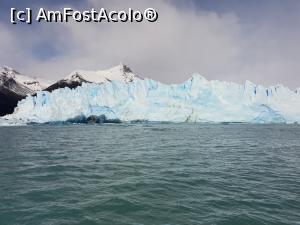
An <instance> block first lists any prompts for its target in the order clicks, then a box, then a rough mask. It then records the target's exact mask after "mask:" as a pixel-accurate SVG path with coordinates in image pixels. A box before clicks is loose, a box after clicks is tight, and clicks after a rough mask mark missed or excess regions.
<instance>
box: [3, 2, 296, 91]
mask: <svg viewBox="0 0 300 225" xmlns="http://www.w3.org/2000/svg"><path fill="white" fill-rule="evenodd" d="M89 4H90V6H93V7H95V8H101V7H106V8H108V9H127V8H128V7H131V8H134V9H140V10H143V9H145V8H148V7H153V8H155V9H156V10H157V11H158V13H159V19H158V21H157V22H155V23H148V22H143V23H140V24H137V23H133V24H130V23H117V24H113V23H101V24H97V23H89V24H87V23H82V24H80V23H68V24H43V25H42V24H41V25H38V26H39V27H38V35H37V33H36V32H29V31H28V30H26V31H24V33H23V34H21V32H18V35H22V36H23V37H24V36H25V37H26V40H27V41H26V42H25V43H26V46H25V45H24V44H23V43H24V42H23V41H22V39H20V38H19V37H16V33H15V31H14V33H12V31H9V30H7V29H5V28H4V27H0V29H1V39H0V41H1V44H0V47H1V49H2V47H3V48H4V49H6V51H10V50H11V52H12V53H13V54H10V56H9V57H8V58H7V59H6V60H3V58H4V57H5V53H4V52H3V51H1V52H0V60H2V61H4V62H7V63H9V64H10V65H12V66H15V67H17V68H19V69H20V70H21V71H25V72H27V73H31V74H40V75H43V76H47V77H48V78H51V79H57V78H60V77H62V76H65V75H66V74H68V73H70V72H71V71H72V70H74V69H77V68H80V69H92V70H94V69H105V68H108V67H111V66H114V65H116V64H118V63H119V62H124V63H127V64H129V65H130V66H131V67H132V68H133V69H134V71H136V72H137V73H138V74H141V75H142V76H146V77H150V78H153V79H157V80H160V81H163V82H181V81H183V80H185V79H187V78H188V77H189V76H190V74H191V73H193V72H199V73H201V74H203V75H204V76H206V77H207V78H208V79H221V80H230V81H237V82H243V81H244V80H246V79H248V80H253V81H254V82H258V83H263V84H266V85H269V84H272V83H277V82H283V83H285V84H289V85H290V86H292V87H294V85H295V83H298V84H299V86H300V78H298V77H297V76H296V74H295V73H296V72H297V71H300V65H298V63H297V61H299V55H298V54H296V49H294V48H293V47H291V45H292V44H294V43H297V41H296V39H292V40H291V39H290V40H289V41H290V43H288V44H287V41H288V40H287V38H286V37H285V36H284V35H282V34H278V33H272V36H270V33H268V32H266V30H267V29H266V27H263V26H255V27H254V28H252V29H250V30H249V29H248V28H247V29H245V25H243V24H241V23H240V22H239V18H238V17H237V16H236V15H234V14H233V13H229V14H228V13H227V14H216V13H214V12H207V11H199V10H195V9H193V8H192V7H187V8H182V7H181V8H179V7H176V6H175V5H174V4H173V3H172V2H171V1H162V0H156V1H150V0H145V1H138V0H126V1H116V0H113V1H96V0H89ZM2 29H3V31H4V33H3V34H5V35H2ZM246 30H247V31H251V33H245V31H246ZM2 36H4V38H3V37H2ZM12 40H13V41H12ZM45 41H48V42H49V43H51V44H52V45H53V46H54V48H55V49H56V50H57V51H58V52H59V53H58V54H57V55H56V56H55V57H52V58H50V59H49V60H46V61H45V60H41V59H39V58H37V57H34V54H32V51H31V49H35V48H37V46H40V45H42V44H43V43H44V42H45ZM284 46H289V49H287V48H286V47H284ZM40 50H43V49H42V48H41V49H40ZM12 56H13V57H12ZM293 79H294V80H293Z"/></svg>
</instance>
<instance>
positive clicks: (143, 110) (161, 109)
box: [2, 74, 300, 124]
mask: <svg viewBox="0 0 300 225" xmlns="http://www.w3.org/2000/svg"><path fill="white" fill-rule="evenodd" d="M94 75H95V74H91V77H93V78H94ZM111 77H113V75H112V76H111ZM85 78H87V77H85ZM89 118H92V120H93V121H158V122H162V121H170V122H212V123H219V122H248V123H294V122H300V95H299V94H297V93H295V91H291V90H290V89H288V88H286V87H284V86H282V85H277V86H273V87H270V88H265V87H263V86H261V85H255V84H253V83H251V82H249V81H247V82H246V83H245V84H244V85H240V84H236V83H230V82H222V81H208V80H207V79H205V78H204V77H203V76H200V75H198V74H195V75H193V76H192V77H191V78H190V79H189V80H187V81H186V82H184V83H182V84H171V85H167V84H163V83H160V82H157V81H154V80H150V79H132V80H130V82H126V80H123V79H117V80H113V79H112V80H110V81H109V82H104V83H103V82H99V83H98V84H96V83H87V82H85V83H82V85H81V86H78V87H77V88H75V89H70V88H61V89H57V90H54V91H53V92H51V93H50V92H47V91H42V92H38V93H37V95H36V96H28V97H27V98H26V99H24V100H22V101H21V102H19V104H18V107H17V108H16V110H15V112H14V113H13V114H11V115H9V116H6V117H4V118H2V120H5V123H12V124H22V123H23V124H26V123H46V122H63V121H73V122H80V121H85V120H87V119H89Z"/></svg>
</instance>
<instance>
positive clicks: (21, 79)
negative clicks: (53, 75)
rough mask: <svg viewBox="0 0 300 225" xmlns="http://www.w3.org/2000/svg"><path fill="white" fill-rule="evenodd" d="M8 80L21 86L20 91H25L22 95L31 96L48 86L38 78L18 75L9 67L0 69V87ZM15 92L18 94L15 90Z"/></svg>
mask: <svg viewBox="0 0 300 225" xmlns="http://www.w3.org/2000/svg"><path fill="white" fill-rule="evenodd" d="M8 80H13V81H15V82H16V83H17V84H19V85H20V86H21V89H22V88H23V89H25V90H26V89H27V91H25V93H23V92H24V91H23V92H22V94H25V95H26V94H32V93H35V92H36V91H41V90H43V89H45V88H46V87H48V86H49V83H48V82H47V81H46V80H43V79H39V78H32V77H29V76H26V75H23V74H20V73H19V72H17V71H16V70H14V69H12V68H10V67H7V66H5V67H1V68H0V85H1V84H2V85H3V84H4V83H5V82H6V81H8ZM16 92H18V91H17V90H16Z"/></svg>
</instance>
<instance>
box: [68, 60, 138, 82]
mask: <svg viewBox="0 0 300 225" xmlns="http://www.w3.org/2000/svg"><path fill="white" fill-rule="evenodd" d="M135 77H136V76H135V75H134V74H133V72H132V71H131V69H130V68H129V67H128V66H126V65H124V64H122V63H121V64H120V65H118V66H116V67H113V68H111V69H108V70H98V71H86V70H75V71H74V72H72V73H71V74H70V75H68V76H67V77H65V78H64V80H66V81H78V82H82V81H83V82H88V83H95V84H100V83H104V82H106V81H112V80H117V81H124V82H125V83H129V82H132V81H133V80H134V79H135Z"/></svg>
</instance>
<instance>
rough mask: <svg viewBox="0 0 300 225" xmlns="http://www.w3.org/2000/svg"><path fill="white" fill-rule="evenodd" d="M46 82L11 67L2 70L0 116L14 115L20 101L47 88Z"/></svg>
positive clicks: (0, 69) (0, 74)
mask: <svg viewBox="0 0 300 225" xmlns="http://www.w3.org/2000/svg"><path fill="white" fill-rule="evenodd" d="M47 86H48V84H47V83H46V81H43V80H41V79H37V78H31V77H28V76H25V75H22V74H20V73H19V72H17V71H16V70H14V69H12V68H10V67H1V68H0V115H1V116H3V115H5V114H8V113H12V112H13V110H14V107H15V106H16V105H17V103H18V101H20V100H21V99H23V98H25V97H26V95H32V94H34V93H36V92H37V91H41V90H43V89H44V88H46V87H47Z"/></svg>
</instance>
